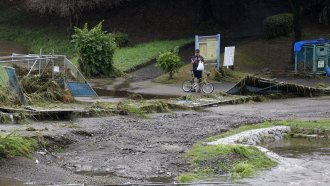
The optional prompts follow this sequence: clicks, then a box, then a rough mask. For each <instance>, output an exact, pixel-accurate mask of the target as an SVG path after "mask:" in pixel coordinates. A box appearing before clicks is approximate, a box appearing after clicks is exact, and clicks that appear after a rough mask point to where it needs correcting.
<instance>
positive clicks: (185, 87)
mask: <svg viewBox="0 0 330 186" xmlns="http://www.w3.org/2000/svg"><path fill="white" fill-rule="evenodd" d="M193 85H194V83H193V82H192V81H189V80H187V81H184V82H183V83H182V90H183V91H185V92H190V91H191V90H192V89H193Z"/></svg>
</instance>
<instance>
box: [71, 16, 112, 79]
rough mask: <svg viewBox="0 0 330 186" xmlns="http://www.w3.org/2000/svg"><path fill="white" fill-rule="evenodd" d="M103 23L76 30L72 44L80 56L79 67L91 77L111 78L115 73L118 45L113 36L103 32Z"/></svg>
mask: <svg viewBox="0 0 330 186" xmlns="http://www.w3.org/2000/svg"><path fill="white" fill-rule="evenodd" d="M102 23H103V22H101V23H99V24H98V25H96V26H95V27H94V28H92V29H90V30H89V29H88V25H87V23H86V24H85V26H84V27H83V28H81V29H80V28H75V33H74V35H73V36H72V43H74V44H75V47H76V49H77V52H78V54H79V60H78V61H79V67H80V69H81V70H82V72H83V73H84V74H85V75H86V76H88V77H90V76H109V75H110V74H111V73H112V72H114V68H113V55H114V52H115V49H116V43H115V41H114V38H113V37H112V35H111V34H108V33H107V32H105V31H103V30H102Z"/></svg>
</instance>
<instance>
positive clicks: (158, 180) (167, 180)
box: [148, 176, 174, 184]
mask: <svg viewBox="0 0 330 186" xmlns="http://www.w3.org/2000/svg"><path fill="white" fill-rule="evenodd" d="M148 182H151V183H153V184H172V183H174V178H173V177H171V176H168V177H166V176H157V177H150V178H149V179H148Z"/></svg>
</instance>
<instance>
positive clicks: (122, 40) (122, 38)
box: [113, 32, 131, 48]
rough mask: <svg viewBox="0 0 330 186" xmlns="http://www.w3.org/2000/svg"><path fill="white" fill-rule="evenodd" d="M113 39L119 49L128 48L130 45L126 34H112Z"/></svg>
mask: <svg viewBox="0 0 330 186" xmlns="http://www.w3.org/2000/svg"><path fill="white" fill-rule="evenodd" d="M113 38H114V39H115V43H116V44H117V46H118V47H119V48H123V47H128V46H129V45H130V43H131V42H130V40H129V38H128V34H125V33H122V32H116V33H114V34H113Z"/></svg>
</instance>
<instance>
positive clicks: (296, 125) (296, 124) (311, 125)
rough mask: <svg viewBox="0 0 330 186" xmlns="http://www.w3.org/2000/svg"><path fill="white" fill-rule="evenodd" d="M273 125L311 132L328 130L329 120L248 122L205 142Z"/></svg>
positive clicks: (329, 127)
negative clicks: (248, 123) (316, 129)
mask: <svg viewBox="0 0 330 186" xmlns="http://www.w3.org/2000/svg"><path fill="white" fill-rule="evenodd" d="M273 126H290V127H291V130H293V132H295V131H297V130H301V129H304V130H305V131H306V132H309V133H310V132H311V130H313V129H315V128H318V129H320V132H322V131H323V132H324V131H326V130H329V131H330V120H319V121H301V120H287V121H273V122H263V123H260V124H250V125H244V126H241V127H239V128H236V129H233V130H230V131H227V132H225V133H222V134H219V135H216V136H212V137H209V138H207V139H205V141H206V142H211V141H215V140H217V139H220V138H225V137H228V136H232V135H235V134H238V133H241V132H244V131H247V130H253V129H260V128H269V127H273Z"/></svg>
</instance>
